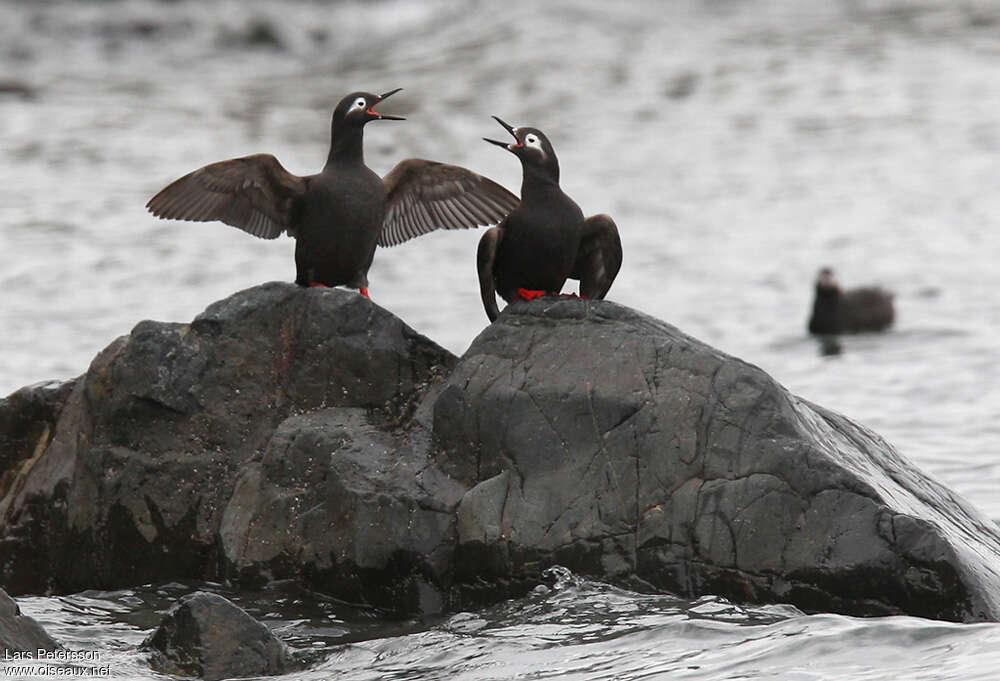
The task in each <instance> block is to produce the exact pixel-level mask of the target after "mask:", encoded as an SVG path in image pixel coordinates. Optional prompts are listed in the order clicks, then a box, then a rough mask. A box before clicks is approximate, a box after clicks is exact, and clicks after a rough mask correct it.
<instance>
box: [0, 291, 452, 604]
mask: <svg viewBox="0 0 1000 681" xmlns="http://www.w3.org/2000/svg"><path fill="white" fill-rule="evenodd" d="M454 361H455V360H454V357H453V356H452V355H451V354H450V353H448V352H447V351H446V350H443V349H442V348H440V347H439V346H437V345H435V344H434V343H432V342H431V341H429V340H427V339H426V338H424V337H423V336H420V335H419V334H417V333H415V332H414V331H413V330H412V329H410V328H409V327H407V326H406V325H405V324H403V323H402V322H401V321H400V320H399V319H397V318H396V317H394V316H393V315H391V314H390V313H388V312H387V311H385V310H383V309H382V308H380V307H378V306H377V305H374V304H373V303H371V302H370V301H368V300H367V299H365V298H363V297H361V296H358V295H357V294H356V293H354V292H348V291H344V290H319V289H311V290H304V289H301V288H299V287H297V286H294V285H292V284H277V283H274V284H265V285H263V286H258V287H256V288H253V289H250V290H248V291H243V292H241V293H237V294H235V295H233V296H232V297H230V298H228V299H226V300H223V301H221V302H219V303H216V304H214V305H212V306H210V307H209V308H208V309H207V310H206V311H205V312H204V313H203V314H201V315H199V316H198V317H197V318H196V319H195V320H194V322H192V323H191V324H166V323H157V322H142V323H140V324H139V325H138V326H136V328H135V329H134V330H133V332H132V334H131V335H130V336H127V337H122V338H120V339H118V340H117V341H115V342H114V343H112V344H111V345H110V346H109V347H108V348H107V349H105V350H104V351H103V352H102V353H101V354H99V355H98V356H97V358H95V360H94V361H93V363H92V364H91V366H90V368H89V370H88V371H87V373H86V375H85V376H83V377H82V378H81V379H79V380H77V381H76V382H75V384H74V385H73V386H72V392H71V393H70V394H69V396H68V398H67V399H66V402H65V406H64V407H63V408H62V412H61V413H60V416H59V420H58V424H57V425H56V427H55V428H54V429H53V431H52V434H51V437H50V441H49V443H48V447H47V448H45V449H44V453H41V454H40V455H38V456H37V457H36V460H35V461H34V463H33V465H32V466H31V467H30V468H25V467H22V470H21V471H20V472H18V473H16V474H15V475H14V478H13V481H12V482H10V483H9V485H8V492H7V494H6V495H5V496H4V497H3V498H2V499H0V518H2V520H3V526H2V528H0V529H2V533H0V566H2V570H3V573H2V574H3V583H4V585H5V586H6V588H7V589H8V590H10V591H11V592H12V593H25V592H35V593H37V592H45V591H59V592H72V591H77V590H81V589H87V588H112V587H120V586H125V585H131V584H138V583H144V582H150V581H158V580H172V579H183V578H191V579H206V578H214V577H216V576H217V575H218V574H219V571H220V569H221V556H220V554H219V551H218V532H219V525H220V521H221V518H222V513H223V511H224V510H225V508H226V505H227V504H228V503H229V500H230V497H232V495H233V486H234V483H235V480H236V477H237V475H238V474H239V473H240V472H241V471H242V470H243V469H244V468H245V467H246V466H247V465H248V464H249V463H250V462H251V461H253V460H255V459H259V458H260V457H261V455H262V453H263V452H264V450H265V448H266V447H267V446H268V443H269V442H270V440H271V438H272V436H273V435H274V433H275V429H276V428H277V427H278V425H279V424H281V423H282V422H283V421H284V420H285V419H286V418H288V417H289V416H292V415H294V414H299V413H303V412H308V411H311V410H315V409H322V408H325V407H348V408H360V409H367V410H370V411H371V412H372V414H373V418H376V417H377V418H378V419H379V420H380V421H381V422H384V423H386V424H388V425H387V427H392V425H393V424H394V423H395V421H398V420H401V419H404V420H405V418H406V417H407V415H408V414H409V412H410V411H411V410H412V409H413V408H414V405H415V403H416V401H417V400H419V398H420V396H421V395H422V393H423V391H424V390H425V388H426V384H427V383H429V382H430V381H432V380H433V379H434V376H435V375H436V373H437V372H439V371H442V370H446V369H447V368H448V367H450V366H451V365H452V364H453V363H454ZM22 449H24V448H22Z"/></svg>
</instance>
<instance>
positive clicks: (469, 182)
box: [378, 158, 519, 246]
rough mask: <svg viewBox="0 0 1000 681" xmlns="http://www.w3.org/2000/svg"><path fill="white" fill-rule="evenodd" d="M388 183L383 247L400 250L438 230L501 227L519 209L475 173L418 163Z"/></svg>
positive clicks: (404, 166) (400, 167)
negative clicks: (497, 225)
mask: <svg viewBox="0 0 1000 681" xmlns="http://www.w3.org/2000/svg"><path fill="white" fill-rule="evenodd" d="M383 181H384V182H385V185H386V189H388V191H389V193H388V198H387V200H386V212H385V221H384V222H383V223H382V235H381V236H380V237H379V240H378V245H379V246H395V245H397V244H401V243H403V242H404V241H408V240H409V239H412V238H414V237H418V236H420V235H421V234H427V233H428V232H432V231H434V230H435V229H467V228H469V227H480V226H484V225H492V224H496V223H498V222H500V221H501V220H503V219H504V218H505V217H506V216H507V214H508V213H510V212H511V211H512V210H514V208H515V207H517V204H518V203H519V201H518V198H517V197H516V196H514V195H513V194H511V193H510V192H509V191H507V190H506V189H504V188H503V187H501V186H500V185H498V184H497V183H496V182H494V181H493V180H490V179H488V178H485V177H483V176H482V175H478V174H476V173H474V172H472V171H471V170H466V169H465V168H460V167H458V166H453V165H448V164H446V163H438V162H436V161H425V160H423V159H418V158H408V159H406V160H405V161H401V162H400V163H399V164H397V165H396V167H395V168H393V169H392V171H390V172H389V174H388V175H386V176H385V177H384V178H383Z"/></svg>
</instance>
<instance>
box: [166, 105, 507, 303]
mask: <svg viewBox="0 0 1000 681" xmlns="http://www.w3.org/2000/svg"><path fill="white" fill-rule="evenodd" d="M395 92H398V89H397V90H392V91H391V92H387V93H385V94H383V95H374V94H371V93H369V92H353V93H351V94H349V95H347V96H346V97H344V99H342V100H341V101H340V103H339V104H338V105H337V107H336V108H335V109H334V111H333V120H332V122H331V141H330V153H329V156H328V158H327V161H326V165H325V166H324V167H323V170H322V171H321V172H319V173H317V174H315V175H307V176H304V177H300V176H298V175H293V174H292V173H289V172H288V171H287V170H285V168H284V167H282V165H281V164H280V163H279V162H278V159H276V158H275V157H274V156H272V155H271V154H255V155H253V156H244V157H242V158H234V159H230V160H227V161H220V162H218V163H212V164H210V165H207V166H205V167H204V168H200V169H199V170H196V171H194V172H192V173H189V174H188V175H185V176H184V177H182V178H180V179H179V180H176V181H175V182H173V183H171V184H170V185H168V186H167V187H166V188H165V189H163V190H162V191H160V192H159V193H158V194H157V195H156V196H154V197H153V198H152V199H150V201H149V203H148V204H146V207H147V208H148V209H149V211H150V212H151V213H153V215H156V216H158V217H161V218H169V219H175V220H196V221H209V220H219V221H221V222H224V223H226V224H228V225H232V226H234V227H238V228H240V229H242V230H244V231H246V232H249V233H250V234H253V235H254V236H257V237H260V238H262V239H274V238H276V237H278V236H279V235H281V233H282V232H285V233H287V234H288V235H289V236H291V237H294V238H295V266H296V277H295V282H296V283H297V284H300V285H302V286H307V285H323V286H341V285H343V286H349V287H351V288H357V289H359V290H360V291H361V292H362V293H363V294H365V295H368V291H367V287H368V269H369V267H371V263H372V259H373V257H374V254H375V247H376V246H377V245H378V246H395V245H396V244H400V243H402V242H404V241H407V240H408V239H412V238H414V237H417V236H420V235H421V234H426V233H428V232H431V231H433V230H435V229H462V228H468V227H477V226H482V225H489V224H495V223H497V222H499V221H500V220H501V219H503V218H504V217H505V216H506V215H507V214H508V213H509V212H510V211H511V210H512V209H513V208H514V207H515V206H517V204H518V199H517V197H516V196H514V195H513V194H511V193H510V192H509V191H507V190H506V189H504V188H503V187H501V186H500V185H498V184H496V183H495V182H493V181H491V180H489V179H487V178H485V177H482V176H481V175H478V174H476V173H474V172H472V171H471V170H467V169H465V168H460V167H458V166H453V165H448V164H445V163H438V162H435V161H426V160H423V159H415V158H411V159H406V160H405V161H401V162H400V163H399V164H398V165H396V167H395V168H393V169H392V171H390V172H389V174H388V175H386V176H385V178H384V179H383V178H379V176H378V175H376V174H375V173H374V172H373V171H372V170H371V169H369V168H368V166H366V165H365V162H364V153H363V149H362V142H363V131H364V126H365V124H366V123H368V122H369V121H373V120H403V119H402V118H400V117H399V116H390V115H387V114H382V113H379V112H377V111H375V109H374V106H375V105H376V104H378V103H379V102H380V101H382V100H383V99H385V98H387V97H389V96H390V95H392V94H394V93H395Z"/></svg>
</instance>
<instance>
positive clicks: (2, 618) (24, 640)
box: [0, 589, 59, 655]
mask: <svg viewBox="0 0 1000 681" xmlns="http://www.w3.org/2000/svg"><path fill="white" fill-rule="evenodd" d="M58 647H59V644H58V643H56V642H55V641H54V640H53V639H52V637H51V636H49V635H48V633H46V631H45V630H44V629H42V625H40V624H39V623H38V622H37V621H35V620H34V619H33V618H31V617H28V616H27V615H22V614H21V608H19V607H18V605H17V601H15V600H14V599H13V598H11V597H10V596H8V595H7V592H6V591H4V590H3V589H0V649H2V650H3V651H4V652H5V653H6V654H8V655H9V654H10V653H12V652H23V653H31V654H32V655H34V654H35V653H37V652H38V651H39V650H55V649H56V648H58Z"/></svg>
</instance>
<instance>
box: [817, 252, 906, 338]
mask: <svg viewBox="0 0 1000 681" xmlns="http://www.w3.org/2000/svg"><path fill="white" fill-rule="evenodd" d="M895 318H896V310H895V306H894V305H893V295H892V293H890V292H889V291H886V290H885V289H883V288H881V287H877V286H863V287H860V288H854V289H849V290H847V291H844V290H841V288H840V284H839V283H837V279H836V277H835V276H834V274H833V270H832V269H830V268H829V267H824V268H823V269H821V270H820V271H819V275H818V276H817V278H816V296H815V299H814V300H813V309H812V314H811V315H810V317H809V333H814V334H837V333H857V332H860V331H882V330H884V329H887V328H889V327H890V326H892V323H893V321H894V320H895Z"/></svg>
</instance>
